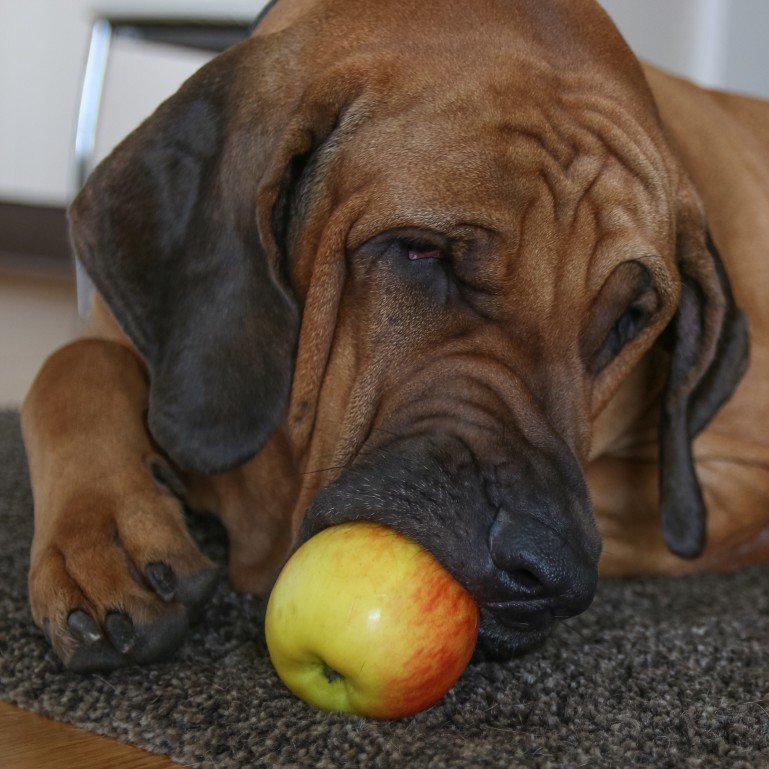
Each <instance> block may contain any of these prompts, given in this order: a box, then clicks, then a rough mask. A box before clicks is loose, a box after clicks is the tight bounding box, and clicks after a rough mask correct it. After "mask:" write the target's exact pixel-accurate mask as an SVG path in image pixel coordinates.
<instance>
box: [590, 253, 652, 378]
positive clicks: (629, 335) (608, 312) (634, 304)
mask: <svg viewBox="0 0 769 769" xmlns="http://www.w3.org/2000/svg"><path fill="white" fill-rule="evenodd" d="M658 306H659V296H658V294H657V291H656V290H655V288H654V283H653V281H652V277H651V273H649V271H648V270H647V269H646V268H645V267H643V266H642V265H641V264H640V263H638V262H628V263H625V264H623V265H621V266H620V267H618V268H617V269H616V270H615V271H614V273H613V274H612V275H611V277H610V278H609V279H608V280H607V281H606V283H605V284H604V286H603V288H602V290H601V293H600V296H599V297H598V299H597V301H596V302H595V304H594V306H593V308H592V311H591V314H590V318H589V321H588V324H587V327H586V328H585V329H584V330H583V334H582V338H581V346H582V354H583V358H584V360H585V363H586V365H587V367H588V369H589V370H590V371H591V373H592V374H593V375H594V376H597V375H598V374H600V373H601V372H602V371H603V370H604V369H605V368H606V367H607V366H608V365H609V363H611V361H613V360H614V358H616V357H617V355H619V353H620V352H621V351H622V349H623V348H624V347H625V346H626V345H628V344H630V343H631V342H632V341H633V340H634V339H635V338H636V337H638V336H639V335H640V334H641V332H642V331H643V330H644V329H645V328H646V326H647V325H648V324H649V322H650V320H651V318H652V317H653V316H654V314H655V312H656V311H657V308H658Z"/></svg>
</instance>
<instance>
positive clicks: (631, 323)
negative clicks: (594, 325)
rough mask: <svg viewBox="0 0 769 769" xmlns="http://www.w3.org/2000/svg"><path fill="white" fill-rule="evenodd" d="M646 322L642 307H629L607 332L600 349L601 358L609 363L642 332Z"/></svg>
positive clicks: (646, 316)
mask: <svg viewBox="0 0 769 769" xmlns="http://www.w3.org/2000/svg"><path fill="white" fill-rule="evenodd" d="M648 322H649V314H648V312H647V311H646V310H645V309H644V308H643V307H638V306H631V307H629V308H628V309H627V310H626V311H625V312H624V313H623V314H622V315H621V316H620V317H619V319H618V320H617V322H616V323H615V324H614V325H613V326H612V328H611V331H609V333H608V335H607V337H606V340H605V341H604V343H603V345H602V348H601V357H602V358H605V359H606V362H608V361H610V360H611V359H612V358H614V357H615V356H616V355H617V353H619V351H620V350H621V349H622V348H623V347H624V346H625V345H626V344H627V343H628V342H632V341H633V340H634V339H635V338H636V337H637V336H638V335H639V334H640V333H641V332H642V331H643V330H644V327H645V326H646V324H647V323H648Z"/></svg>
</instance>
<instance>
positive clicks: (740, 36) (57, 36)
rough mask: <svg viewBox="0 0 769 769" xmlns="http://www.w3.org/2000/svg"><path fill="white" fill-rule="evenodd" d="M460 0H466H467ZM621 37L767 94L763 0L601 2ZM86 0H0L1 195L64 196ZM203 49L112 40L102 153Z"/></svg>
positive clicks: (223, 2) (165, 5)
mask: <svg viewBox="0 0 769 769" xmlns="http://www.w3.org/2000/svg"><path fill="white" fill-rule="evenodd" d="M468 1H471V0H468ZM264 2H265V0H218V1H217V0H156V2H147V1H146V0H133V2H130V1H129V0H104V1H103V2H100V3H99V7H100V8H102V9H106V10H107V11H113V12H114V11H121V10H122V11H123V12H126V13H130V14H131V15H141V14H142V13H145V12H151V13H154V14H158V13H161V12H162V13H166V14H169V15H174V14H184V15H186V16H194V15H196V14H202V15H212V14H214V15H224V16H225V17H228V18H236V19H238V20H244V21H245V20H250V19H252V18H254V17H255V16H256V15H257V13H258V12H259V10H260V9H261V7H262V6H263V5H264ZM603 4H604V6H605V7H606V9H607V10H608V11H609V13H610V14H611V15H612V16H613V17H614V18H615V20H616V21H617V23H618V25H619V26H620V28H621V29H622V31H623V33H624V34H625V35H626V37H627V39H628V41H629V42H630V44H631V46H632V47H633V48H634V49H635V50H636V51H637V52H638V53H639V54H640V55H642V56H643V57H645V58H647V59H649V60H650V61H653V62H656V63H658V64H660V65H662V66H663V67H666V68H668V69H670V70H672V71H673V72H677V73H680V74H683V75H687V76H689V77H692V78H694V79H695V80H697V81H699V82H701V83H704V84H709V85H716V86H724V87H729V88H733V89H736V90H741V91H747V92H751V93H756V94H763V95H766V96H769V76H767V73H768V72H769V46H766V45H765V40H766V37H767V32H769V0H603ZM90 7H91V0H0V114H2V116H3V119H2V120H0V199H9V200H20V201H29V202H42V203H65V202H66V201H67V200H69V199H70V197H71V195H72V192H73V170H72V146H73V142H74V125H75V115H76V107H77V100H78V94H79V88H80V78H81V75H82V66H83V63H84V59H85V52H86V47H87V41H88V35H89V20H90V18H91V15H92V12H91V11H90ZM204 60H205V57H204V56H203V55H202V54H199V53H191V52H181V51H179V50H178V49H165V48H160V47H157V46H153V47H149V46H143V45H141V44H138V43H135V42H130V41H120V42H118V43H116V45H115V49H114V56H113V57H112V59H111V63H110V69H109V73H108V82H107V87H106V91H105V99H104V103H103V112H102V114H103V119H102V123H101V131H100V140H99V144H98V147H99V150H100V152H101V153H103V152H105V151H106V150H107V149H108V148H109V147H110V146H112V145H113V144H114V142H116V141H117V140H118V139H119V138H120V137H121V136H122V135H124V134H125V133H127V132H128V131H129V130H130V129H131V128H132V127H133V126H134V125H136V124H137V123H138V122H139V121H140V120H141V119H142V118H143V117H144V116H146V115H147V114H148V113H149V112H151V111H152V109H154V107H155V106H156V105H157V104H158V103H159V102H160V101H161V100H162V99H163V98H165V97H166V96H167V95H169V94H170V93H172V92H173V91H174V90H176V88H177V87H178V85H179V84H180V83H181V82H182V80H184V79H185V78H186V77H187V76H188V75H190V74H191V73H192V72H193V71H194V70H195V69H197V68H198V67H199V66H200V64H202V62H203V61H204Z"/></svg>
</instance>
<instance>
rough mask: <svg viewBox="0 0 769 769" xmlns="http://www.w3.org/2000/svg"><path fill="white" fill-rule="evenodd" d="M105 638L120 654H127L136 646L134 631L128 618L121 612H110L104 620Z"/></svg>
mask: <svg viewBox="0 0 769 769" xmlns="http://www.w3.org/2000/svg"><path fill="white" fill-rule="evenodd" d="M104 627H105V628H106V630H107V637H108V638H109V640H110V641H111V642H112V645H113V646H114V647H115V648H116V649H117V650H118V651H119V652H120V653H121V654H128V652H130V651H131V649H133V648H134V645H135V644H136V630H135V629H134V623H133V622H131V620H130V618H129V617H128V616H127V615H125V614H122V613H121V612H112V613H110V614H108V615H107V618H106V619H105V620H104Z"/></svg>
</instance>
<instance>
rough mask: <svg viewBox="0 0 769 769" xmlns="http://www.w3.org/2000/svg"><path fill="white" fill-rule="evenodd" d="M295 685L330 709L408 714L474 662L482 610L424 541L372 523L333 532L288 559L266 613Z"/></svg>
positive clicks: (278, 654) (271, 637)
mask: <svg viewBox="0 0 769 769" xmlns="http://www.w3.org/2000/svg"><path fill="white" fill-rule="evenodd" d="M265 634H266V636H267V648H268V650H269V653H270V659H271V660H272V664H273V665H274V666H275V670H276V671H277V672H278V675H279V676H280V678H281V679H282V680H283V682H284V683H285V684H286V686H287V687H288V688H289V689H290V690H291V691H292V692H293V693H294V694H296V695H297V696H298V697H300V698H301V699H303V700H305V702H309V703H311V704H313V705H316V706H317V707H319V708H322V709H324V710H333V711H341V712H344V713H355V714H357V715H363V716H371V717H374V718H387V719H393V718H402V717H404V716H407V715H412V714H414V713H418V712H419V711H420V710H424V709H425V708H428V707H429V706H430V705H432V704H433V703H435V702H437V701H438V700H439V699H440V698H441V697H443V695H444V694H446V692H447V691H448V690H449V689H450V688H451V687H452V686H453V685H454V683H455V682H456V680H457V679H458V678H459V676H460V675H462V672H463V671H464V669H465V668H466V667H467V663H468V662H469V661H470V657H471V656H472V653H473V649H474V648H475V643H476V640H477V637H478V607H477V606H476V604H475V602H474V601H473V599H472V598H471V597H470V595H469V594H468V593H467V592H466V591H465V590H464V588H462V586H461V585H459V583H458V582H456V581H455V580H454V578H453V577H452V576H451V575H450V574H449V573H448V572H447V571H446V570H445V569H444V568H443V567H442V566H441V565H440V564H439V563H438V562H437V561H436V560H435V559H434V558H433V557H432V555H430V554H429V553H428V552H427V551H426V550H424V549H423V548H421V547H420V546H419V545H417V544H416V543H415V542H412V541H411V540H410V539H407V538H406V537H404V536H403V535H401V534H398V533H397V532H396V531H394V530H393V529H390V528H387V527H385V526H380V525H378V524H374V523H368V522H356V523H345V524H340V525H338V526H332V527H331V528H329V529H324V530H323V531H321V532H320V533H319V534H317V535H316V536H314V537H312V538H311V539H310V540H308V541H307V542H305V543H304V545H302V546H301V547H300V548H299V549H298V550H297V551H296V552H295V553H294V555H293V556H292V557H291V558H290V559H289V560H288V562H287V563H286V565H285V567H284V568H283V571H282V572H281V573H280V575H279V577H278V580H277V582H276V583H275V586H274V587H273V589H272V593H271V594H270V599H269V602H268V604H267V614H266V617H265Z"/></svg>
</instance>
